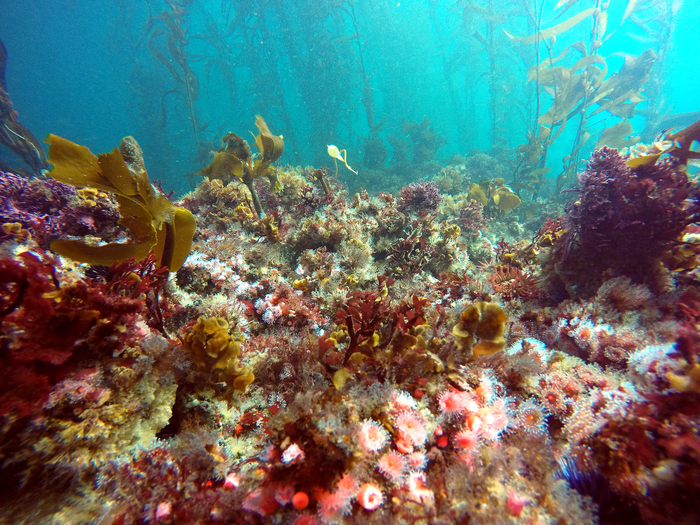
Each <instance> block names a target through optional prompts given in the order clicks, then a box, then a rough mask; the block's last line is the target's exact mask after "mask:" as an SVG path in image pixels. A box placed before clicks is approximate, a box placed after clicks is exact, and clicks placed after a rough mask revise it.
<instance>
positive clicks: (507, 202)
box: [491, 186, 522, 211]
mask: <svg viewBox="0 0 700 525" xmlns="http://www.w3.org/2000/svg"><path fill="white" fill-rule="evenodd" d="M491 198H492V199H493V202H494V204H495V205H496V206H497V207H498V208H499V209H501V210H503V211H512V210H514V209H515V208H517V207H518V206H520V203H521V202H522V201H521V200H520V197H518V196H517V195H516V194H515V193H514V192H513V190H511V189H510V188H509V187H507V186H501V187H500V188H496V189H495V190H494V191H492V192H491Z"/></svg>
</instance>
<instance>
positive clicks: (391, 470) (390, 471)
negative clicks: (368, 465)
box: [377, 450, 408, 483]
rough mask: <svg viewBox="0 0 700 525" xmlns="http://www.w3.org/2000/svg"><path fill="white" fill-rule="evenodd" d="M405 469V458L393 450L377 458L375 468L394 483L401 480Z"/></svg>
mask: <svg viewBox="0 0 700 525" xmlns="http://www.w3.org/2000/svg"><path fill="white" fill-rule="evenodd" d="M407 467H408V465H407V463H406V458H405V457H404V456H402V455H401V454H399V453H398V452H396V451H395V450H392V451H391V452H387V453H386V454H384V455H383V456H382V457H380V458H379V461H377V468H378V469H379V472H381V473H382V474H383V475H384V477H386V478H387V479H388V480H390V481H393V482H394V483H396V482H398V481H400V480H401V478H403V476H404V474H405V473H406V470H407Z"/></svg>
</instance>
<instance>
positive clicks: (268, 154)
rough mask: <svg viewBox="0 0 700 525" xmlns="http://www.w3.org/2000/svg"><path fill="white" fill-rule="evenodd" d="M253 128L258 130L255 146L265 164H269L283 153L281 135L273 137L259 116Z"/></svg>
mask: <svg viewBox="0 0 700 525" xmlns="http://www.w3.org/2000/svg"><path fill="white" fill-rule="evenodd" d="M255 126H256V127H257V128H258V136H257V137H255V145H256V146H257V148H258V149H259V150H260V154H261V155H262V158H263V160H264V161H265V162H267V163H268V164H271V163H273V162H275V161H276V160H277V159H279V158H280V157H281V156H282V153H284V140H282V135H279V136H278V135H273V134H272V132H271V131H270V129H269V128H268V127H267V124H266V123H265V119H263V118H262V117H261V116H260V115H258V116H256V117H255Z"/></svg>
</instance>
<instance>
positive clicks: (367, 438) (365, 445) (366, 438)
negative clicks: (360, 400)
mask: <svg viewBox="0 0 700 525" xmlns="http://www.w3.org/2000/svg"><path fill="white" fill-rule="evenodd" d="M357 439H358V442H359V444H360V447H362V449H363V450H365V451H366V452H378V451H380V450H381V449H383V448H384V447H385V446H386V444H387V443H388V442H389V433H388V432H387V431H386V430H384V428H383V427H382V426H381V425H380V424H379V423H377V422H376V421H373V420H371V419H365V420H364V421H363V422H362V423H360V426H359V428H358V430H357Z"/></svg>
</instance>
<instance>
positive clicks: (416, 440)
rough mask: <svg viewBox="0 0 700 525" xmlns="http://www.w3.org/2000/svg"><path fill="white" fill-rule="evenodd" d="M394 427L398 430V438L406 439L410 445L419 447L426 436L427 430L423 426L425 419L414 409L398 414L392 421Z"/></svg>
mask: <svg viewBox="0 0 700 525" xmlns="http://www.w3.org/2000/svg"><path fill="white" fill-rule="evenodd" d="M394 427H396V429H397V430H398V431H399V438H400V439H402V440H405V441H407V442H408V443H410V444H411V445H414V446H416V447H420V446H421V445H423V444H424V443H425V440H426V439H427V438H428V431H427V429H426V428H425V421H423V418H422V417H421V416H420V414H418V412H414V411H408V410H407V411H405V412H402V413H401V414H399V416H398V417H397V418H396V421H395V422H394Z"/></svg>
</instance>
